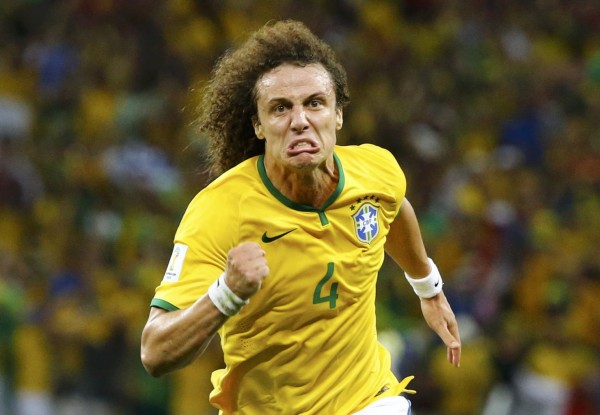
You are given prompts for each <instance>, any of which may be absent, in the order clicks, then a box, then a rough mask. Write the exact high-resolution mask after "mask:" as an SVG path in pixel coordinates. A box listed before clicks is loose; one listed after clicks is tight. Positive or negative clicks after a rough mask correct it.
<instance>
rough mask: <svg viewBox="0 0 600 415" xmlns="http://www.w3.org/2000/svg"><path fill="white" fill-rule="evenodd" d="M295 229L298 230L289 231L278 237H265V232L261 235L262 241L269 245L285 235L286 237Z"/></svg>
mask: <svg viewBox="0 0 600 415" xmlns="http://www.w3.org/2000/svg"><path fill="white" fill-rule="evenodd" d="M296 229H298V228H294V229H290V230H289V231H287V232H284V233H280V234H279V235H275V236H267V233H266V232H265V233H263V236H262V241H263V242H264V243H266V244H268V243H271V242H273V241H276V240H278V239H279V238H283V237H284V236H285V235H287V234H288V233H290V232H294V231H295V230H296Z"/></svg>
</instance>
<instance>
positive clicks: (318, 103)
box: [308, 99, 321, 108]
mask: <svg viewBox="0 0 600 415" xmlns="http://www.w3.org/2000/svg"><path fill="white" fill-rule="evenodd" d="M308 106H309V107H311V108H319V107H320V106H321V101H319V100H318V99H313V100H311V101H310V102H309V103H308Z"/></svg>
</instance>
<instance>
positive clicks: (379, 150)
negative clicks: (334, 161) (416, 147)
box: [335, 144, 402, 172]
mask: <svg viewBox="0 0 600 415" xmlns="http://www.w3.org/2000/svg"><path fill="white" fill-rule="evenodd" d="M335 154H336V155H337V156H338V157H339V159H340V161H341V162H342V165H344V166H345V167H352V166H354V165H356V166H359V167H360V168H361V169H362V170H364V169H365V168H367V169H369V170H370V171H377V170H382V171H386V172H391V171H396V172H402V170H401V168H400V165H399V164H398V161H397V160H396V158H395V157H394V155H393V154H392V153H391V152H390V151H389V150H387V149H385V148H383V147H379V146H377V145H375V144H361V145H352V146H336V148H335Z"/></svg>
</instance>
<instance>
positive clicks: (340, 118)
mask: <svg viewBox="0 0 600 415" xmlns="http://www.w3.org/2000/svg"><path fill="white" fill-rule="evenodd" d="M343 124H344V112H343V111H342V108H337V109H336V110H335V129H336V130H341V129H342V125H343Z"/></svg>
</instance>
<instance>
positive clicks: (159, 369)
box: [141, 296, 227, 376]
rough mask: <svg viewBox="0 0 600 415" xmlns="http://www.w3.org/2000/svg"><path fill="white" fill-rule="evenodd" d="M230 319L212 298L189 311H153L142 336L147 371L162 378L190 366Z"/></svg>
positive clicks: (205, 299) (195, 304)
mask: <svg viewBox="0 0 600 415" xmlns="http://www.w3.org/2000/svg"><path fill="white" fill-rule="evenodd" d="M226 319H227V316H225V315H223V314H222V313H221V312H220V311H219V310H218V309H217V308H216V307H215V306H214V304H213V303H212V301H211V300H210V299H209V298H208V296H203V297H201V298H200V299H198V300H197V301H196V302H195V303H194V304H193V305H192V306H191V307H190V308H188V309H185V310H176V311H171V312H167V311H165V310H162V309H158V308H152V309H151V312H150V317H149V319H148V322H147V324H146V326H145V327H144V331H143V333H142V345H141V356H142V363H143V365H144V367H145V368H146V370H147V371H148V372H149V373H150V374H151V375H153V376H162V375H164V374H166V373H169V372H171V371H173V370H176V369H179V368H182V367H185V366H187V365H188V364H190V363H191V362H192V361H193V360H195V359H196V358H198V357H199V356H200V355H201V354H202V352H204V350H205V349H206V346H208V344H209V342H210V340H211V339H212V338H213V336H214V335H215V333H216V332H217V330H218V329H219V327H221V326H222V325H223V323H224V322H225V321H226Z"/></svg>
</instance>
